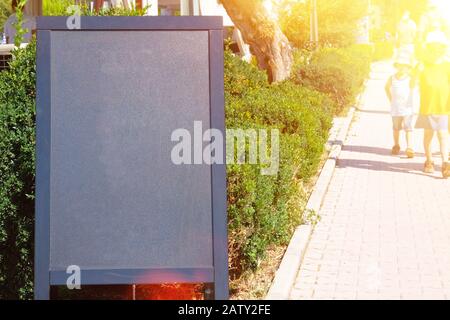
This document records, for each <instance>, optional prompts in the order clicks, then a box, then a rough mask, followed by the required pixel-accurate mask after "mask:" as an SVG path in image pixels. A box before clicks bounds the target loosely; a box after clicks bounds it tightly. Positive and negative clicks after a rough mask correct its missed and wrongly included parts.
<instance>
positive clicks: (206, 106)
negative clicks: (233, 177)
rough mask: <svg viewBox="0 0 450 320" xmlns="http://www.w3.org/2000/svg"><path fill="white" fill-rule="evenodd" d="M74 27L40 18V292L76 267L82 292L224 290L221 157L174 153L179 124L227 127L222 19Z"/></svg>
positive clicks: (104, 20) (99, 21)
mask: <svg viewBox="0 0 450 320" xmlns="http://www.w3.org/2000/svg"><path fill="white" fill-rule="evenodd" d="M80 25H81V29H78V30H68V29H67V26H66V18H65V17H39V18H38V19H37V164H36V166H37V169H36V170H37V173H36V187H37V190H36V228H35V229H36V241H35V242H36V248H35V297H36V299H48V298H49V288H50V286H51V285H66V284H67V282H68V281H69V280H70V279H69V278H70V276H71V274H70V273H68V270H77V269H76V268H79V270H80V275H79V278H80V284H81V288H82V287H83V285H106V284H129V285H132V284H161V283H214V288H215V298H216V299H227V298H228V258H227V249H228V248H227V218H226V171H225V164H224V163H225V152H223V159H220V160H221V161H219V162H220V163H213V164H207V163H203V164H195V165H194V164H192V165H189V164H182V165H179V164H175V163H174V162H173V161H171V149H172V147H173V145H174V142H173V141H172V140H171V135H172V134H173V132H175V131H176V130H179V129H184V130H188V129H189V128H192V126H193V124H194V123H201V124H202V126H203V129H205V130H206V129H209V128H211V129H212V128H214V129H217V130H219V132H221V133H222V134H223V135H224V136H225V116H224V87H223V86H224V83H223V76H224V74H223V37H222V18H221V17H167V16H164V17H162V16H161V17H81V23H80ZM205 143H206V142H205ZM222 147H223V148H224V149H225V143H224V142H223V145H222ZM224 151H225V150H224ZM81 290H82V289H81Z"/></svg>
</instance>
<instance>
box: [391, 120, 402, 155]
mask: <svg viewBox="0 0 450 320" xmlns="http://www.w3.org/2000/svg"><path fill="white" fill-rule="evenodd" d="M402 122H403V119H402V117H392V123H393V128H392V129H393V137H394V146H393V147H392V154H393V155H398V154H399V153H400V130H401V128H402Z"/></svg>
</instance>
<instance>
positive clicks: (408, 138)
mask: <svg viewBox="0 0 450 320" xmlns="http://www.w3.org/2000/svg"><path fill="white" fill-rule="evenodd" d="M405 135H406V156H407V157H408V158H410V159H412V158H414V155H415V154H414V149H413V145H412V141H413V138H412V135H413V132H412V131H411V130H407V131H406V134H405Z"/></svg>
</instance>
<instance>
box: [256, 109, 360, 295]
mask: <svg viewBox="0 0 450 320" xmlns="http://www.w3.org/2000/svg"><path fill="white" fill-rule="evenodd" d="M354 115H355V108H350V110H349V112H348V114H347V116H346V117H345V118H336V119H335V120H334V124H333V128H332V129H331V131H330V132H331V134H330V137H329V139H328V142H327V146H328V148H329V154H328V159H327V160H326V161H325V163H324V165H323V167H322V170H321V172H320V175H319V178H318V179H317V181H316V184H315V186H314V190H313V191H312V193H311V196H310V197H309V200H308V203H307V204H306V208H305V210H306V211H314V212H316V213H317V212H319V210H320V207H321V206H322V202H323V199H324V197H325V194H326V192H327V190H328V186H329V184H330V181H331V178H332V177H333V172H334V169H335V168H336V164H337V160H338V157H339V154H340V153H341V150H342V146H343V145H344V142H345V139H346V137H347V134H348V131H349V129H350V125H351V123H352V120H353V116H354ZM338 120H340V121H338ZM336 127H337V128H336ZM313 230H314V228H313V227H312V226H311V225H301V226H299V227H298V228H297V229H296V230H295V232H294V235H293V236H292V238H291V240H290V242H289V246H288V248H287V249H286V252H285V254H284V256H283V259H282V260H281V263H280V266H279V267H278V270H277V272H276V273H275V277H274V280H273V282H272V285H271V287H270V289H269V292H268V293H267V295H266V298H265V299H266V300H288V299H289V296H290V293H291V289H292V287H293V286H294V283H295V280H296V278H297V273H298V270H299V269H300V265H301V263H302V260H303V256H304V253H305V251H306V248H307V246H308V243H309V239H310V237H311V234H312V232H313Z"/></svg>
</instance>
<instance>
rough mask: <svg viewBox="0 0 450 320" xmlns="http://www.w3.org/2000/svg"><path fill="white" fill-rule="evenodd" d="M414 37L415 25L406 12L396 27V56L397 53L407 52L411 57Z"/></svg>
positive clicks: (415, 32) (415, 33)
mask: <svg viewBox="0 0 450 320" xmlns="http://www.w3.org/2000/svg"><path fill="white" fill-rule="evenodd" d="M416 35H417V25H416V23H415V22H414V21H413V20H412V19H411V14H410V13H409V11H406V12H405V13H404V14H403V17H402V19H401V20H400V22H399V24H398V26H397V35H396V49H397V54H399V52H405V51H408V52H409V53H410V54H411V55H413V54H414V51H415V42H416Z"/></svg>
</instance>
